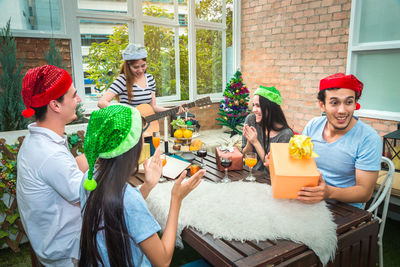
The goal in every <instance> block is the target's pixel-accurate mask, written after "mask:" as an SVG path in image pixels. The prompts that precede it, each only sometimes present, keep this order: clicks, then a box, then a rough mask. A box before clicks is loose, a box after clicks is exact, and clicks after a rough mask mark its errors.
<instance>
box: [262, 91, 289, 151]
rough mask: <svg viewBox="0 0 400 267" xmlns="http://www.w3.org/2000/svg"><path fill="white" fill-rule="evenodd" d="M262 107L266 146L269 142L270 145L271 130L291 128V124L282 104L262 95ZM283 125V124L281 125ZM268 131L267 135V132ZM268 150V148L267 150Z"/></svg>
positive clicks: (263, 132)
mask: <svg viewBox="0 0 400 267" xmlns="http://www.w3.org/2000/svg"><path fill="white" fill-rule="evenodd" d="M259 102H260V108H261V116H262V117H261V122H260V124H261V129H262V134H263V143H264V144H263V145H264V147H265V145H266V144H268V147H269V140H270V132H271V130H274V131H277V132H279V131H282V130H284V129H286V128H289V129H291V128H290V127H289V125H288V123H287V121H286V117H285V114H284V113H283V111H282V108H281V106H280V105H278V104H276V103H275V102H272V101H270V100H269V99H267V98H265V97H263V96H260V97H259ZM279 125H282V126H279ZM266 131H267V132H268V133H267V135H266V134H265V132H266ZM266 151H268V148H267V150H266Z"/></svg>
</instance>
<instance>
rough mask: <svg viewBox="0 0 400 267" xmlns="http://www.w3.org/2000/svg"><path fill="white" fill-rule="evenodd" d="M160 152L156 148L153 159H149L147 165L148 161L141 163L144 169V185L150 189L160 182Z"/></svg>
mask: <svg viewBox="0 0 400 267" xmlns="http://www.w3.org/2000/svg"><path fill="white" fill-rule="evenodd" d="M160 154H161V150H160V148H157V150H156V152H155V153H154V155H153V157H152V158H151V161H150V164H148V161H149V159H146V160H145V161H144V163H143V167H144V184H146V185H147V186H148V187H149V188H150V189H152V188H153V187H154V186H156V185H157V183H158V181H159V180H160V176H161V172H162V162H161V159H160Z"/></svg>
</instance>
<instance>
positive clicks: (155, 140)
mask: <svg viewBox="0 0 400 267" xmlns="http://www.w3.org/2000/svg"><path fill="white" fill-rule="evenodd" d="M159 145H160V132H154V133H153V146H154V147H155V148H156V149H157V148H158V146H159Z"/></svg>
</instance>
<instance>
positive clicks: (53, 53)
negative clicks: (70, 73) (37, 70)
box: [44, 39, 65, 69]
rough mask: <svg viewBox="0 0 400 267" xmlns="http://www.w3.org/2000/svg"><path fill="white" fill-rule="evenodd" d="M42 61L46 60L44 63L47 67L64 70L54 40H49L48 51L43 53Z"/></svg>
mask: <svg viewBox="0 0 400 267" xmlns="http://www.w3.org/2000/svg"><path fill="white" fill-rule="evenodd" d="M44 59H46V62H47V64H49V65H53V66H56V67H59V68H62V69H65V65H64V62H63V58H62V56H61V53H60V51H59V50H58V48H57V44H56V42H55V40H54V39H50V42H49V51H48V52H46V51H44Z"/></svg>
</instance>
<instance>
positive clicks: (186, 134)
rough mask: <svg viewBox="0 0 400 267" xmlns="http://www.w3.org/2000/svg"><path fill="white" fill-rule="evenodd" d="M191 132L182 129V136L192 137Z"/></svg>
mask: <svg viewBox="0 0 400 267" xmlns="http://www.w3.org/2000/svg"><path fill="white" fill-rule="evenodd" d="M192 135H193V132H192V131H191V130H188V129H186V130H185V131H183V137H185V138H190V137H192Z"/></svg>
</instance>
